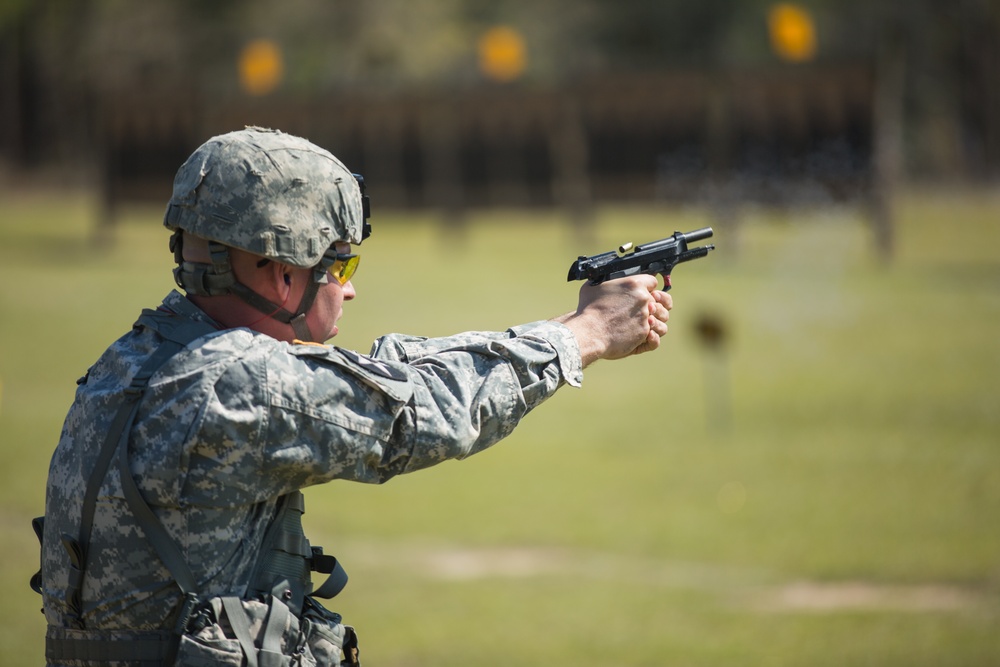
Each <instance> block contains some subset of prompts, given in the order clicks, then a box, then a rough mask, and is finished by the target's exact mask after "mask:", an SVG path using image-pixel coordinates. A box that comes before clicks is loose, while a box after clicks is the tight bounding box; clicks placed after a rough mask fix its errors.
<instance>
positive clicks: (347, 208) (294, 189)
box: [164, 127, 364, 268]
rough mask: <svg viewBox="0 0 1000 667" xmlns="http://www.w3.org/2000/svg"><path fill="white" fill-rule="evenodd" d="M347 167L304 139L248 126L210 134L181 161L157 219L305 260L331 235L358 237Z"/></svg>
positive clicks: (314, 260)
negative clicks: (170, 194)
mask: <svg viewBox="0 0 1000 667" xmlns="http://www.w3.org/2000/svg"><path fill="white" fill-rule="evenodd" d="M363 223H364V212H363V208H362V202H361V189H360V187H359V186H358V183H357V181H356V180H355V178H354V175H353V174H352V173H351V172H350V170H348V169H347V167H345V166H344V165H343V163H341V161H340V160H338V159H337V158H336V157H334V156H333V155H332V154H331V153H329V152H328V151H326V150H324V149H323V148H320V147H319V146H317V145H315V144H313V143H310V142H309V141H307V140H305V139H302V138H299V137H296V136H293V135H290V134H285V133H284V132H280V131H278V130H266V129H263V128H256V127H251V128H247V129H245V130H240V131H238V132H230V133H228V134H222V135H219V136H216V137H212V138H211V139H209V140H208V141H206V142H205V143H204V144H202V145H201V146H200V147H199V148H198V149H197V150H195V152H194V153H192V154H191V157H189V158H188V159H187V161H186V162H185V163H184V164H183V165H181V168H180V169H179V170H178V171H177V174H176V176H175V177H174V190H173V196H171V198H170V202H169V203H168V205H167V212H166V214H165V216H164V225H165V226H166V227H168V228H169V229H171V230H176V229H178V228H180V229H183V230H184V231H186V232H188V233H191V234H194V235H195V236H200V237H202V238H205V239H209V240H212V241H218V242H219V243H222V244H223V245H227V246H230V247H233V248H241V249H243V250H246V251H248V252H251V253H253V254H255V255H262V256H264V257H268V258H269V259H273V260H276V261H278V262H282V263H285V264H290V265H292V266H298V267H301V268H312V267H314V266H316V265H317V264H319V262H320V259H321V258H322V257H323V253H324V252H325V251H326V249H327V248H329V247H330V245H331V244H332V243H334V242H335V241H347V242H348V243H351V244H354V245H357V244H359V243H361V241H362V226H363Z"/></svg>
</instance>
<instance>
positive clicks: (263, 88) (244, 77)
mask: <svg viewBox="0 0 1000 667" xmlns="http://www.w3.org/2000/svg"><path fill="white" fill-rule="evenodd" d="M239 73H240V86H241V87H242V88H243V90H245V91H246V92H248V93H250V94H251V95H267V94H268V93H270V92H272V91H273V90H274V89H275V88H277V87H278V85H279V84H280V83H281V80H282V79H283V78H284V75H285V65H284V60H283V59H282V57H281V49H280V48H278V45H277V44H275V43H274V42H272V41H271V40H268V39H258V40H256V41H253V42H250V43H249V44H247V45H246V46H245V47H243V51H241V52H240V58H239Z"/></svg>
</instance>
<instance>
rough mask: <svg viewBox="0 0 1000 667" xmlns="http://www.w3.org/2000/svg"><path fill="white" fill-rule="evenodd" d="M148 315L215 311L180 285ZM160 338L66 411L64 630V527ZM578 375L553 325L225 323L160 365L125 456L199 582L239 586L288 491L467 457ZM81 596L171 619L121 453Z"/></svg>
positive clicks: (53, 563)
mask: <svg viewBox="0 0 1000 667" xmlns="http://www.w3.org/2000/svg"><path fill="white" fill-rule="evenodd" d="M154 312H155V317H157V318H163V319H166V320H171V319H172V318H180V319H185V318H187V319H192V320H200V321H205V322H209V323H211V320H209V318H208V317H207V316H206V315H205V314H204V313H203V312H202V311H200V310H199V309H198V308H197V307H195V306H194V305H193V304H192V303H191V302H190V301H188V300H187V299H186V298H185V297H184V296H183V295H181V294H180V293H178V292H172V293H171V294H170V295H169V296H168V297H167V298H166V299H165V300H164V302H163V304H162V306H161V307H160V308H159V309H158V310H157V311H154ZM173 321H177V320H173ZM161 343H162V339H161V338H160V336H159V335H158V334H157V333H155V332H154V331H152V330H150V329H148V328H144V327H137V328H135V329H133V330H132V331H131V332H129V333H127V334H126V335H124V336H123V337H122V338H120V339H119V340H118V341H116V342H115V343H114V344H112V346H111V347H110V348H109V349H108V350H107V351H106V352H105V353H104V355H103V356H102V357H101V358H100V359H99V360H98V361H97V363H96V364H95V365H94V366H93V367H91V369H90V370H89V371H88V373H87V376H86V378H84V380H82V381H81V384H80V386H79V388H78V390H77V393H76V398H75V401H74V403H73V406H72V407H71V409H70V411H69V414H68V416H67V418H66V422H65V425H64V427H63V431H62V435H61V438H60V441H59V444H58V446H57V448H56V451H55V454H54V455H53V458H52V462H51V467H50V471H49V481H48V488H47V495H46V523H45V535H44V547H43V555H42V556H43V558H42V567H43V596H44V605H45V614H46V618H47V621H48V623H49V626H50V634H53V633H55V634H56V635H58V634H60V633H65V632H66V630H65V628H66V627H67V617H66V612H67V607H66V604H65V600H64V595H65V590H66V585H67V577H68V571H67V566H68V559H67V556H66V553H65V552H64V550H63V548H62V546H61V545H60V542H59V538H60V535H62V534H63V533H68V534H70V535H75V534H76V533H77V531H78V524H79V521H80V507H81V501H82V498H83V495H84V489H85V487H86V484H87V478H88V476H89V474H90V470H91V469H92V468H93V467H94V460H95V457H96V456H97V453H98V451H99V450H100V448H101V445H102V443H103V441H104V438H105V434H106V432H107V430H108V428H109V422H110V421H111V420H112V418H113V417H114V414H115V412H116V410H117V409H118V405H119V402H120V400H121V396H122V392H123V390H124V388H125V387H127V386H128V384H129V382H130V380H131V378H132V376H133V375H134V374H135V373H136V371H137V370H138V368H139V367H140V366H141V365H142V363H143V362H144V361H145V360H146V359H147V358H148V357H149V355H150V354H151V353H152V351H153V350H154V349H156V348H157V346H159V345H160V344H161ZM581 380H582V369H581V365H580V353H579V349H578V347H577V343H576V340H575V339H574V337H573V335H572V333H571V332H570V331H569V330H568V329H566V328H565V327H564V326H562V325H560V324H557V323H553V322H537V323H533V324H527V325H523V326H520V327H515V328H512V329H510V330H508V331H506V332H503V333H487V332H470V333H465V334H459V335H456V336H450V337H446V338H437V339H424V338H416V337H406V336H399V335H390V336H386V337H383V338H381V339H379V340H378V341H377V342H376V343H375V345H374V347H373V349H372V355H371V356H363V355H359V354H356V353H353V352H350V351H347V350H341V349H338V348H336V347H329V346H320V345H293V344H288V343H284V342H280V341H277V340H275V339H273V338H271V337H269V336H266V335H263V334H258V333H255V332H253V331H250V330H249V329H244V328H241V329H226V330H219V331H218V332H217V333H211V334H208V335H206V336H203V337H201V338H199V339H197V340H196V341H194V342H193V343H191V344H190V345H188V346H187V347H186V348H185V349H183V350H181V351H180V352H179V353H177V354H176V355H174V356H173V357H172V358H171V359H170V360H169V361H168V362H167V363H166V365H165V366H163V367H162V368H161V369H160V370H159V371H158V372H157V373H156V374H154V375H153V377H152V380H151V382H150V384H149V387H148V389H147V390H146V393H145V396H144V397H143V399H142V402H141V404H140V408H139V411H138V415H137V417H136V422H135V425H134V427H133V429H132V431H131V437H130V440H129V461H130V466H131V470H132V473H133V476H134V477H135V479H136V482H137V484H138V486H139V489H140V490H141V492H142V494H143V496H144V497H145V499H146V501H147V502H148V503H149V504H150V506H152V507H153V509H154V510H155V512H156V514H157V516H158V517H159V518H160V520H161V521H162V523H163V524H164V526H165V527H166V528H167V530H168V531H169V532H170V534H171V535H172V537H173V538H174V539H175V541H176V542H177V543H178V544H179V545H180V546H181V548H182V551H183V552H184V554H185V556H186V558H187V561H188V564H189V566H190V567H191V569H192V570H193V572H194V574H195V576H196V578H197V579H198V582H199V585H200V586H201V589H202V590H201V593H202V594H203V595H205V596H215V595H236V596H242V595H243V593H244V592H245V590H246V587H247V585H248V580H249V577H250V573H251V570H252V568H253V565H254V562H255V558H256V556H257V553H258V550H259V548H260V545H261V541H262V539H263V537H264V533H265V530H266V528H267V526H268V523H269V521H270V519H271V517H272V516H273V514H274V510H275V503H276V501H277V499H278V497H279V496H281V495H282V494H285V493H288V492H290V491H293V490H296V489H301V488H303V487H307V486H310V485H313V484H321V483H324V482H329V481H332V480H352V481H358V482H370V483H380V482H384V481H386V480H388V479H389V478H391V477H393V476H394V475H398V474H401V473H406V472H412V471H414V470H419V469H422V468H426V467H428V466H432V465H434V464H437V463H440V462H442V461H445V460H447V459H461V458H464V457H466V456H469V455H471V454H474V453H476V452H479V451H482V450H483V449H485V448H487V447H489V446H490V445H492V444H494V443H495V442H497V441H498V440H500V439H501V438H503V437H505V436H506V435H508V434H509V433H510V432H511V430H512V429H513V428H514V427H515V426H516V425H517V423H518V422H519V421H520V420H521V418H522V417H524V415H525V414H526V413H527V412H528V411H530V410H531V409H533V408H534V407H535V406H537V405H539V404H540V403H541V402H542V401H544V400H545V399H546V398H548V397H549V396H551V395H552V394H553V392H555V391H556V390H557V389H558V388H559V387H560V386H562V385H563V384H565V383H569V384H572V385H579V383H580V382H581ZM83 601H84V620H85V622H86V624H87V627H88V628H91V629H94V630H103V631H113V630H132V631H151V630H152V631H156V630H166V629H169V628H170V627H171V626H170V618H171V616H172V614H173V613H174V610H175V608H176V606H177V604H178V601H179V592H178V589H177V587H176V586H175V585H174V584H173V582H172V578H171V576H170V574H169V572H168V571H167V569H166V568H165V567H164V565H163V564H162V563H161V562H160V560H159V559H158V558H157V556H156V552H155V550H154V549H153V547H152V546H151V545H150V544H149V542H148V541H147V540H146V539H145V537H144V535H143V533H142V530H141V528H140V526H139V525H138V524H137V522H136V520H135V519H134V518H133V517H132V516H131V514H130V512H129V510H128V507H127V505H126V502H125V500H124V498H123V492H122V488H121V482H120V479H119V475H118V471H117V469H116V466H114V465H112V466H111V468H110V470H109V472H108V474H107V476H106V478H105V480H104V482H103V484H102V486H101V489H100V494H99V497H98V501H97V507H96V515H95V519H94V527H93V531H92V534H91V555H90V560H89V564H88V571H87V574H86V579H85V584H84V588H83Z"/></svg>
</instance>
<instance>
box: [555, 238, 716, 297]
mask: <svg viewBox="0 0 1000 667" xmlns="http://www.w3.org/2000/svg"><path fill="white" fill-rule="evenodd" d="M712 233H713V232H712V228H711V227H703V228H701V229H696V230H694V231H693V232H687V233H684V232H674V233H673V235H672V236H668V237H667V238H665V239H660V240H659V241H652V242H650V243H643V244H642V245H638V246H634V247H633V246H632V244H631V243H626V244H625V245H623V246H621V247H619V248H618V251H617V252H615V251H614V250H610V251H608V252H602V253H600V254H599V255H592V256H590V257H585V256H583V255H581V256H580V258H579V259H577V260H576V261H575V262H573V266H571V267H569V278H567V280H587V281H589V282H590V284H591V285H599V284H600V283H603V282H604V281H605V280H614V279H615V278H624V277H625V276H632V275H635V274H637V273H647V274H649V275H654V276H655V275H661V276H663V289H664V290H669V289H670V272H671V271H673V270H674V267H675V266H677V265H678V264H680V263H681V262H689V261H691V260H692V259H698V258H700V257H704V256H705V255H707V254H708V253H709V251H710V250H715V246H714V245H704V246H698V247H695V248H689V247H688V244H690V243H694V242H695V241H701V240H702V239H707V238H709V237H710V236H712Z"/></svg>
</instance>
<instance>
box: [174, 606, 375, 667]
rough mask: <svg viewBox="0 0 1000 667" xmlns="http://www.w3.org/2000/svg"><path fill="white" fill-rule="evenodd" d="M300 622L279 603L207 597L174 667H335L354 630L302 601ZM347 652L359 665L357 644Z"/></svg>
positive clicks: (182, 644)
mask: <svg viewBox="0 0 1000 667" xmlns="http://www.w3.org/2000/svg"><path fill="white" fill-rule="evenodd" d="M304 607H305V609H304V610H303V614H302V618H301V620H300V619H298V618H296V617H295V615H294V614H292V613H290V611H289V609H288V606H287V605H286V604H285V603H284V602H282V601H281V600H280V599H279V598H276V597H274V596H267V597H266V598H264V600H263V601H262V600H240V599H238V598H236V597H215V598H210V599H208V600H207V601H205V602H204V603H202V605H201V606H200V607H199V608H198V610H197V611H196V612H195V613H194V614H193V615H192V617H191V620H190V621H189V623H188V627H187V630H186V631H185V632H184V634H183V635H181V638H180V645H179V646H178V649H177V659H176V661H175V663H174V664H175V665H176V667H218V666H219V665H224V666H231V667H241V665H244V664H245V665H248V666H252V665H257V667H328V666H331V667H332V666H336V667H339V666H340V665H341V664H342V652H343V647H344V643H345V641H344V640H345V637H347V636H350V637H351V638H352V640H353V637H354V633H353V630H352V629H350V628H348V627H347V626H345V625H343V624H342V623H341V617H340V614H336V613H334V612H331V611H328V610H326V609H324V608H323V607H322V605H320V604H319V603H318V602H315V601H314V600H312V599H311V598H306V601H305V605H304ZM349 643H351V647H350V648H351V652H350V655H351V656H352V658H353V660H354V662H350V661H344V664H357V646H356V641H351V642H349ZM244 659H245V661H244Z"/></svg>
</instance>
